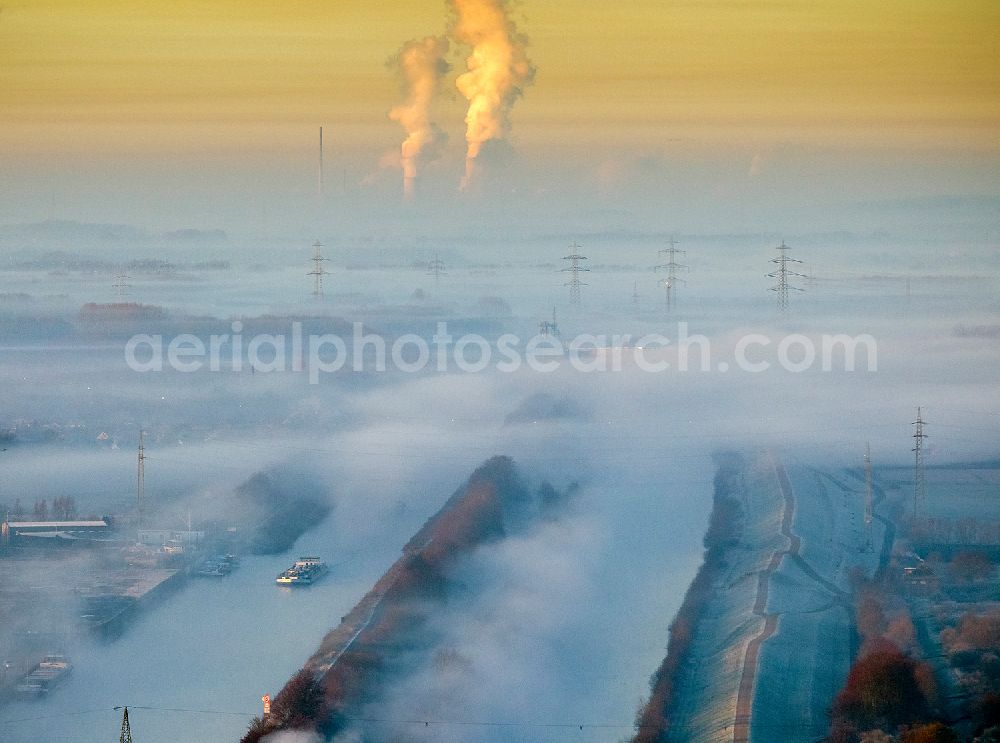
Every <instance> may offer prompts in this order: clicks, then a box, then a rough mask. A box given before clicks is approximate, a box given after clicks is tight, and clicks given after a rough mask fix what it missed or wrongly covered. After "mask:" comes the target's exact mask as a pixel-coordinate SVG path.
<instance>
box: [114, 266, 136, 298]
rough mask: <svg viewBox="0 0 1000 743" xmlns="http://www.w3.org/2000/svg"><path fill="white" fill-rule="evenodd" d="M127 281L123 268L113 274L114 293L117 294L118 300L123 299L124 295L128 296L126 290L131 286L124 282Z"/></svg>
mask: <svg viewBox="0 0 1000 743" xmlns="http://www.w3.org/2000/svg"><path fill="white" fill-rule="evenodd" d="M126 281H128V276H127V275H126V274H125V269H124V268H121V269H119V270H118V273H117V274H116V275H115V283H114V287H115V293H116V294H117V295H118V301H119V302H121V301H124V299H125V297H127V296H128V290H129V289H130V288H131V287H132V285H131V284H126V283H125V282H126Z"/></svg>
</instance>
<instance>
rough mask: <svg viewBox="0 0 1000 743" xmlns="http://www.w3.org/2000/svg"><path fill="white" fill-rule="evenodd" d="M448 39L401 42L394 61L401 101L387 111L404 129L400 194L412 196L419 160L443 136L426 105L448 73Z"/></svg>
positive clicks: (428, 38) (424, 156)
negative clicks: (446, 59) (397, 70)
mask: <svg viewBox="0 0 1000 743" xmlns="http://www.w3.org/2000/svg"><path fill="white" fill-rule="evenodd" d="M447 52H448V40H447V39H445V38H443V37H439V36H427V37H426V38H423V39H414V40H413V41H408V42H406V43H405V44H403V46H402V48H400V50H399V53H398V54H397V55H396V57H395V58H394V61H395V63H396V65H397V67H398V69H399V75H400V79H401V81H402V86H403V97H404V102H403V103H401V104H400V105H398V106H395V107H393V108H392V110H390V111H389V118H390V119H392V120H393V121H398V122H399V123H400V124H402V125H403V128H404V129H405V130H406V139H405V140H403V144H402V148H401V154H402V166H403V196H404V198H406V199H407V200H409V199H411V198H413V188H414V181H415V179H416V177H417V167H418V165H419V162H420V161H421V160H422V159H423V160H426V159H428V158H429V157H432V156H433V155H435V154H436V153H435V152H434V150H435V149H436V146H437V145H439V144H440V143H441V142H442V141H443V140H444V139H445V135H444V132H442V131H441V130H440V129H439V128H438V127H437V125H435V124H434V122H432V121H431V117H430V107H431V103H432V102H433V100H434V96H435V95H436V94H437V92H438V89H439V88H440V85H441V79H442V78H443V77H444V75H445V73H447V72H448V69H449V68H448V63H447V62H445V60H444V55H445V54H446V53H447Z"/></svg>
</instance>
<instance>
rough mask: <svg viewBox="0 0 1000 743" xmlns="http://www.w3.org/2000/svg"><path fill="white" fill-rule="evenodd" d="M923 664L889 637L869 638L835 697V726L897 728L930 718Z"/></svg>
mask: <svg viewBox="0 0 1000 743" xmlns="http://www.w3.org/2000/svg"><path fill="white" fill-rule="evenodd" d="M921 666H922V664H920V663H918V662H917V661H915V660H913V659H912V658H909V657H907V656H906V655H905V654H904V653H903V652H902V651H901V650H900V649H899V648H898V647H896V645H895V644H893V643H892V642H889V641H888V640H873V641H870V643H869V645H868V652H867V653H865V654H864V655H862V656H861V657H860V658H858V660H857V661H856V662H855V663H854V665H853V666H852V667H851V670H850V673H849V674H848V676H847V682H846V684H845V686H844V689H843V690H842V691H841V692H840V693H839V694H838V695H837V698H836V699H835V700H834V704H833V716H834V720H835V725H834V729H835V730H838V731H843V730H845V729H846V730H855V731H861V730H872V729H875V728H880V729H882V730H895V729H896V728H898V727H900V726H901V725H910V724H914V723H919V722H923V721H925V720H927V719H928V718H929V716H930V704H929V701H928V699H927V696H926V695H925V692H924V690H923V688H922V683H923V682H925V679H924V678H922V677H923V676H925V674H924V673H923V672H922V669H921ZM841 739H843V740H848V739H849V738H841Z"/></svg>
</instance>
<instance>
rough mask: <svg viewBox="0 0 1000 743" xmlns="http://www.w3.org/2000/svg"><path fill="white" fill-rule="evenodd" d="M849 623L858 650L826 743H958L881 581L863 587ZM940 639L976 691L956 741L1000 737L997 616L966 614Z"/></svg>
mask: <svg viewBox="0 0 1000 743" xmlns="http://www.w3.org/2000/svg"><path fill="white" fill-rule="evenodd" d="M855 618H856V626H857V630H858V633H859V634H860V635H861V639H862V646H861V651H860V653H859V654H858V658H857V660H855V662H854V664H853V665H852V666H851V670H850V672H849V673H848V676H847V681H846V682H845V684H844V688H843V689H842V690H841V691H840V693H839V694H838V695H837V696H836V698H835V699H834V703H833V706H832V709H831V723H832V724H831V729H830V735H829V738H828V743H897V742H898V743H957V742H958V741H959V739H960V737H959V735H958V733H957V732H956V730H955V729H953V728H952V727H950V726H949V725H948V724H946V723H945V722H944V721H943V716H944V709H943V708H944V704H943V700H942V699H941V697H940V694H939V692H938V688H937V682H936V680H935V677H934V672H933V669H932V668H931V666H930V665H929V664H928V663H927V662H925V661H924V660H923V659H922V658H921V657H920V647H919V644H918V643H917V637H916V630H915V628H914V625H913V621H912V619H911V617H910V615H909V611H908V609H907V607H906V604H905V603H904V602H903V601H902V600H901V599H900V598H899V597H898V596H896V595H894V594H893V593H892V591H891V590H890V589H889V587H888V585H886V584H885V583H881V582H880V583H870V584H862V585H860V586H859V587H858V590H857V591H856V593H855ZM941 640H942V645H943V646H944V648H945V650H946V652H947V653H949V660H950V661H951V664H952V665H953V666H955V667H956V668H961V669H963V670H965V671H966V674H965V676H966V678H967V679H968V680H969V682H970V683H969V686H970V687H974V688H967V689H966V691H967V692H968V693H969V702H968V703H967V705H966V709H965V710H964V712H965V715H964V717H963V720H964V722H963V723H962V725H961V733H962V736H961V739H962V740H975V741H982V742H983V743H986V741H996V740H1000V737H998V736H1000V727H997V725H998V724H1000V658H998V653H1000V613H997V614H995V615H994V614H991V615H986V616H979V615H965V616H964V617H963V618H962V619H961V620H960V621H959V622H958V624H957V625H956V626H955V627H951V628H947V629H945V630H944V631H943V632H942V634H941ZM993 660H996V664H995V670H994V667H993V665H991V661H993Z"/></svg>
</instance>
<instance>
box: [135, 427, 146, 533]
mask: <svg viewBox="0 0 1000 743" xmlns="http://www.w3.org/2000/svg"><path fill="white" fill-rule="evenodd" d="M145 436H146V433H145V431H143V430H142V429H141V428H140V429H139V461H138V471H137V472H136V493H135V496H136V509H137V511H138V525H139V528H140V529H141V528H142V515H143V508H144V506H145V505H146V504H145V500H146V441H145Z"/></svg>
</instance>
